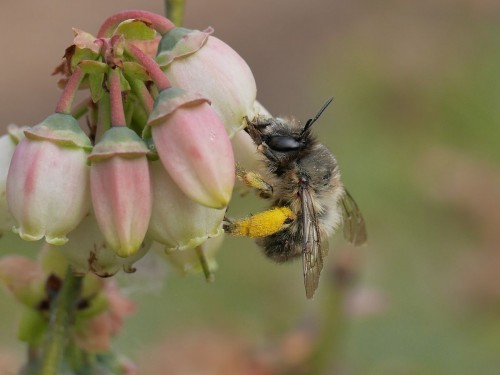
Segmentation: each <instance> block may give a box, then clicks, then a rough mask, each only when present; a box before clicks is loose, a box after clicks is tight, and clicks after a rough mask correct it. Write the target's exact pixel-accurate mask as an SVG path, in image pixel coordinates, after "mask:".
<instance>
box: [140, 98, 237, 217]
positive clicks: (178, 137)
mask: <svg viewBox="0 0 500 375" xmlns="http://www.w3.org/2000/svg"><path fill="white" fill-rule="evenodd" d="M148 125H149V126H150V127H151V132H152V135H153V141H154V143H155V146H156V148H157V150H158V155H159V156H160V159H161V162H162V164H163V165H164V167H165V169H166V170H167V171H168V173H169V175H170V176H171V177H172V179H173V180H174V181H175V183H176V184H177V185H178V186H179V188H180V189H181V190H182V191H183V192H184V193H185V194H186V195H187V196H188V197H190V198H191V199H193V200H194V201H196V202H198V203H200V204H202V205H205V206H207V207H212V208H223V207H225V206H227V204H228V202H229V199H230V198H231V192H232V190H233V186H234V179H235V172H234V168H235V167H234V157H233V150H232V148H231V142H230V141H229V138H228V136H227V133H226V131H225V130H224V126H223V124H222V122H221V121H220V119H219V117H218V116H217V114H216V113H215V112H214V111H213V110H212V108H210V105H209V104H208V103H207V101H206V100H205V99H203V98H200V97H199V96H196V95H193V94H189V93H186V92H185V91H184V90H182V89H177V88H175V89H174V88H171V89H167V90H164V91H162V92H161V93H160V95H159V96H158V98H157V99H156V102H155V106H154V108H153V111H152V112H151V114H150V116H149V121H148Z"/></svg>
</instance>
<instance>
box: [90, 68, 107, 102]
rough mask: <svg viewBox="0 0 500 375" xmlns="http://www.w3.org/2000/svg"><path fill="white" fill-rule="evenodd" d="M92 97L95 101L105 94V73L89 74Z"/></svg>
mask: <svg viewBox="0 0 500 375" xmlns="http://www.w3.org/2000/svg"><path fill="white" fill-rule="evenodd" d="M88 77H89V88H90V97H91V98H92V101H93V102H94V103H97V102H98V101H100V100H101V99H102V96H103V95H104V87H103V84H102V83H103V81H104V73H96V74H90V75H89V76H88Z"/></svg>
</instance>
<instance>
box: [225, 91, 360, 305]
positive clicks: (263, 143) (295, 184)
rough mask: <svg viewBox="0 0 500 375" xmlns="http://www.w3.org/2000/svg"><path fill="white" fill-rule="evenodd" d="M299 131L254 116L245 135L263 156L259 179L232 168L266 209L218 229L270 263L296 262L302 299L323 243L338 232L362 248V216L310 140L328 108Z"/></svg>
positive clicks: (334, 166) (322, 150) (312, 283)
mask: <svg viewBox="0 0 500 375" xmlns="http://www.w3.org/2000/svg"><path fill="white" fill-rule="evenodd" d="M332 100H333V98H332V99H330V100H329V101H328V102H327V103H325V105H323V107H322V108H321V109H320V111H319V112H318V113H317V115H316V116H315V117H314V118H312V119H309V120H307V122H306V123H305V124H304V125H301V124H300V123H299V122H298V121H296V120H295V119H289V120H288V119H281V118H273V117H267V116H258V117H256V118H254V119H252V120H249V119H248V118H247V119H246V121H247V128H246V131H247V132H248V134H249V135H250V136H251V138H252V139H253V141H254V143H255V144H256V145H257V150H258V152H259V153H260V154H261V155H262V156H263V162H264V164H265V167H266V168H265V169H266V171H267V173H266V175H265V176H264V177H261V176H260V175H258V174H256V173H254V172H247V171H244V170H243V169H242V168H237V176H238V177H239V178H240V179H241V180H243V181H244V182H245V183H246V184H247V185H249V186H251V187H254V188H256V189H257V190H258V191H259V192H260V196H261V197H263V198H266V199H270V200H271V201H272V204H271V209H270V210H269V211H265V212H263V213H260V214H257V215H254V216H251V217H249V218H245V219H241V220H237V221H229V220H227V221H226V222H225V224H224V229H225V231H226V232H228V233H231V234H235V235H243V236H249V237H255V238H256V242H257V244H258V245H260V246H261V247H262V248H263V250H264V253H265V255H266V256H268V257H269V258H271V259H272V260H274V261H276V262H280V263H281V262H287V261H289V260H292V259H296V258H298V257H302V264H303V273H304V285H305V290H306V296H307V298H311V297H312V296H313V294H314V292H315V290H316V289H317V287H318V283H319V276H320V273H321V270H322V268H323V259H324V258H325V256H326V255H327V253H328V241H327V240H328V237H329V236H330V235H331V234H332V233H333V232H334V231H335V230H336V229H337V228H338V227H339V226H340V225H343V227H344V236H345V238H346V239H347V240H348V241H349V242H351V243H353V244H354V245H361V244H363V243H365V242H366V238H367V235H366V227H365V221H364V219H363V216H362V214H361V212H360V210H359V208H358V206H357V204H356V202H355V201H354V199H353V198H352V196H351V195H350V194H349V192H348V191H347V190H346V189H345V188H344V187H343V185H342V182H341V180H340V173H339V167H338V163H337V160H336V159H335V157H334V156H333V155H332V154H331V153H330V151H328V149H327V148H326V147H325V146H324V145H322V144H320V143H319V142H318V141H317V140H316V139H315V138H314V136H313V135H312V134H311V127H312V125H313V124H314V123H315V122H316V121H317V120H318V118H319V117H320V116H321V114H322V113H323V111H324V110H325V109H326V108H327V107H328V105H329V104H330V103H331V102H332Z"/></svg>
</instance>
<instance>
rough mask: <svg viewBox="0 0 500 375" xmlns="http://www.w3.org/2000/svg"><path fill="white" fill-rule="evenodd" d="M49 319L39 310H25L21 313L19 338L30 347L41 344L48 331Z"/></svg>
mask: <svg viewBox="0 0 500 375" xmlns="http://www.w3.org/2000/svg"><path fill="white" fill-rule="evenodd" d="M47 326H48V319H47V318H46V317H45V316H44V315H43V314H42V313H41V312H40V311H38V310H33V309H29V308H25V309H23V310H22V312H21V319H20V321H19V328H18V331H17V338H18V339H19V340H21V341H24V342H27V343H29V344H30V345H36V344H39V343H40V342H41V341H42V339H43V336H44V333H45V332H46V330H47Z"/></svg>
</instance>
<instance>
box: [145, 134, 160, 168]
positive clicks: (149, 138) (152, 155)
mask: <svg viewBox="0 0 500 375" xmlns="http://www.w3.org/2000/svg"><path fill="white" fill-rule="evenodd" d="M142 139H144V142H146V146H147V147H148V149H149V153H148V155H147V156H148V160H150V161H156V160H159V159H160V157H159V156H158V150H157V149H156V145H155V143H154V141H153V134H151V126H146V127H145V128H144V130H143V131H142Z"/></svg>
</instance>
